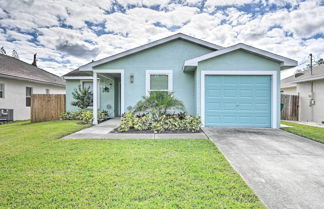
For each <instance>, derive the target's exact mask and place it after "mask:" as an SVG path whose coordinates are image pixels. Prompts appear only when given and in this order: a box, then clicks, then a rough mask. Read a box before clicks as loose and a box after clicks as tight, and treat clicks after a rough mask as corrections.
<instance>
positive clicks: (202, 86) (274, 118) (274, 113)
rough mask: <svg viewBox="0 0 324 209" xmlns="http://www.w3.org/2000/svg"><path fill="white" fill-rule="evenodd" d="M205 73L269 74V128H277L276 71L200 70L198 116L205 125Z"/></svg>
mask: <svg viewBox="0 0 324 209" xmlns="http://www.w3.org/2000/svg"><path fill="white" fill-rule="evenodd" d="M206 75H270V76H271V80H272V82H271V86H272V88H271V100H272V101H271V128H279V127H278V126H279V122H280V121H279V118H278V105H279V101H278V73H277V71H201V77H200V79H201V80H200V117H201V122H202V126H203V127H204V126H205V114H206V113H205V77H206Z"/></svg>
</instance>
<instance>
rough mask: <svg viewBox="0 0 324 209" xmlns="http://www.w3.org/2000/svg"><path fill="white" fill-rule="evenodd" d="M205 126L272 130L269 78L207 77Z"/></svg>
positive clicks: (263, 76) (241, 76) (266, 76)
mask: <svg viewBox="0 0 324 209" xmlns="http://www.w3.org/2000/svg"><path fill="white" fill-rule="evenodd" d="M205 100H206V101H205V125H206V126H232V127H271V76H268V75H260V76H259V75H256V76H254V75H206V77H205Z"/></svg>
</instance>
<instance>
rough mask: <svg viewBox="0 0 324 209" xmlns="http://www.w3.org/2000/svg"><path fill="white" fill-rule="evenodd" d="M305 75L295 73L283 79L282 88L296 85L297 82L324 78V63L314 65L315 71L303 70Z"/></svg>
mask: <svg viewBox="0 0 324 209" xmlns="http://www.w3.org/2000/svg"><path fill="white" fill-rule="evenodd" d="M302 73H303V75H301V76H298V77H297V78H296V77H295V75H292V76H289V77H287V78H285V79H282V80H281V88H288V87H293V86H296V84H297V83H301V82H307V81H314V80H319V79H324V65H317V66H314V67H313V72H312V74H311V72H310V69H307V70H304V71H302Z"/></svg>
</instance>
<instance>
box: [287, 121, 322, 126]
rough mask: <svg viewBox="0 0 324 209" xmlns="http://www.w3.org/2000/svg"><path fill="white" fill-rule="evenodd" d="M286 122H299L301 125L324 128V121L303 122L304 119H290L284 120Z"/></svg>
mask: <svg viewBox="0 0 324 209" xmlns="http://www.w3.org/2000/svg"><path fill="white" fill-rule="evenodd" d="M284 121H286V122H291V123H297V124H300V125H306V126H313V127H318V128H324V124H323V123H316V122H303V121H290V120H284Z"/></svg>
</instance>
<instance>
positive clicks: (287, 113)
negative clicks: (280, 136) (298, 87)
mask: <svg viewBox="0 0 324 209" xmlns="http://www.w3.org/2000/svg"><path fill="white" fill-rule="evenodd" d="M281 105H283V108H282V110H281V120H294V121H298V118H299V96H296V95H286V94H281Z"/></svg>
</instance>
